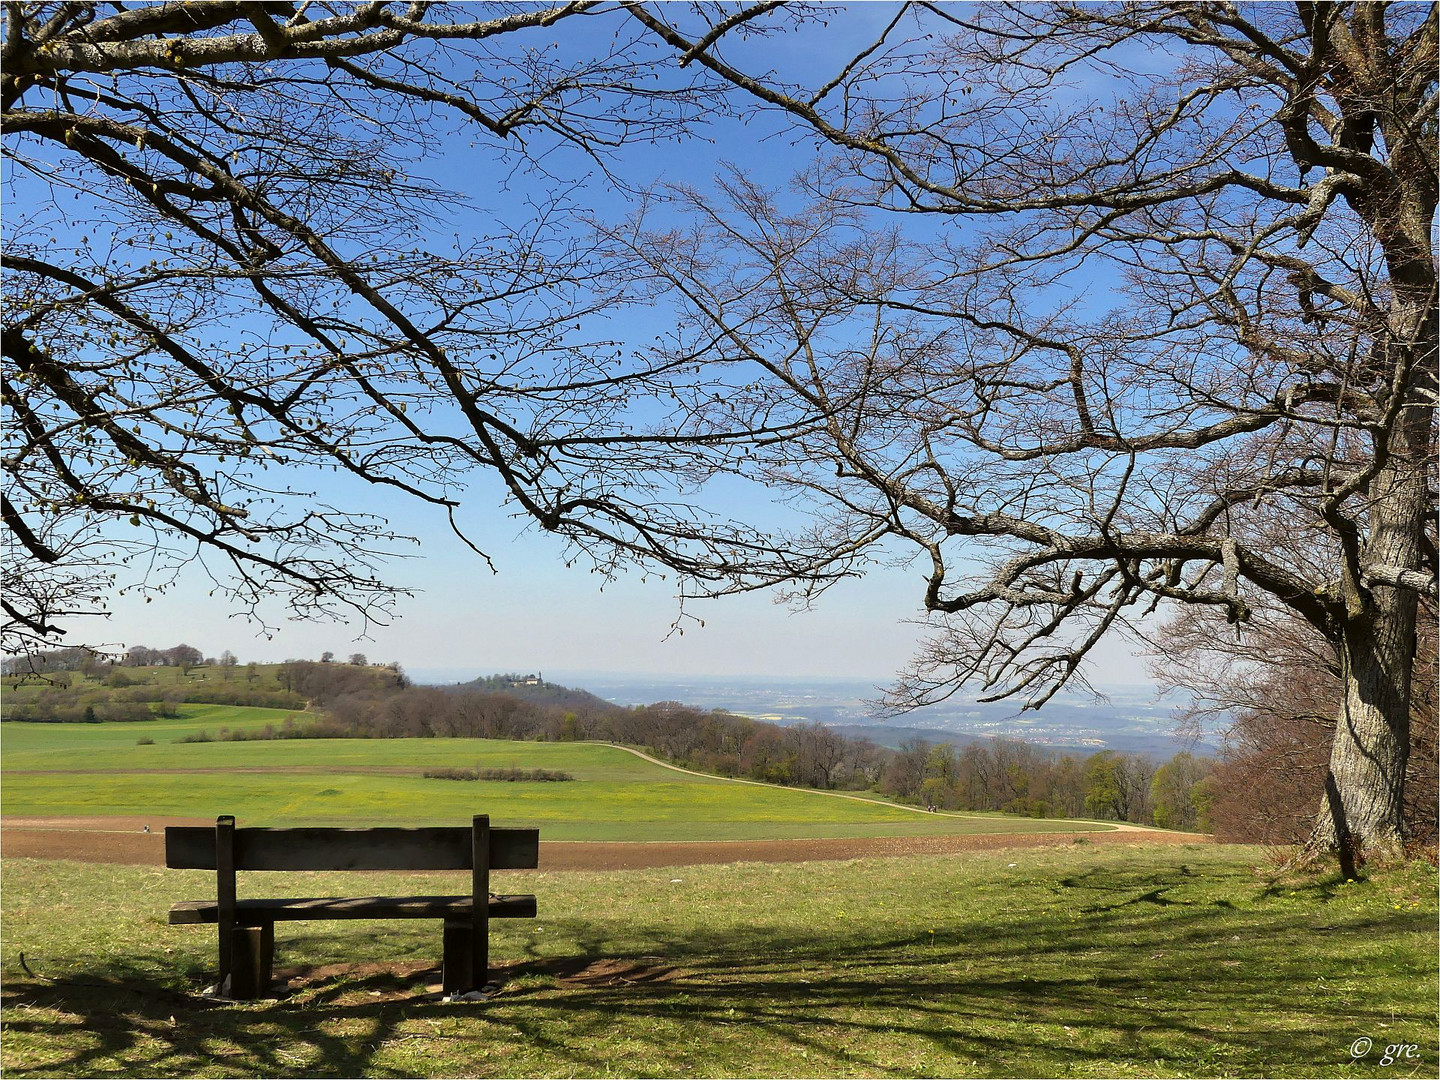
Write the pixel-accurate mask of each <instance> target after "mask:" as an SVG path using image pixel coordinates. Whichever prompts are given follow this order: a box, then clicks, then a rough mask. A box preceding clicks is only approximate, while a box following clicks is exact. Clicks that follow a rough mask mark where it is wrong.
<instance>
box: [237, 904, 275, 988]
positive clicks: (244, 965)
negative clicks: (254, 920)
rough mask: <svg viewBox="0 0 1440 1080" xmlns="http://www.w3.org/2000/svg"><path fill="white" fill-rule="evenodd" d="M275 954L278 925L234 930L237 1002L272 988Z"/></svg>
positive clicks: (238, 927)
mask: <svg viewBox="0 0 1440 1080" xmlns="http://www.w3.org/2000/svg"><path fill="white" fill-rule="evenodd" d="M274 955H275V924H274V923H262V924H261V925H260V926H237V927H235V929H234V930H232V931H231V932H230V964H231V967H230V993H229V995H228V996H229V997H231V998H233V999H234V1000H236V1001H248V1000H250V999H251V998H257V997H261V996H263V995H264V993H265V991H267V990H268V989H270V969H271V964H272V962H273V957H274Z"/></svg>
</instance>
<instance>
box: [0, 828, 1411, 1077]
mask: <svg viewBox="0 0 1440 1080" xmlns="http://www.w3.org/2000/svg"><path fill="white" fill-rule="evenodd" d="M1257 863H1260V864H1262V865H1263V853H1262V852H1260V851H1258V850H1257V849H1246V848H1227V847H1216V846H1213V845H1193V846H1188V847H1164V848H1161V847H1148V848H1145V847H1142V848H1124V849H1121V848H1112V847H1103V846H1099V845H1093V844H1089V843H1086V842H1085V841H1084V840H1083V839H1077V842H1076V843H1075V844H1072V845H1070V846H1067V847H1063V848H1058V849H1044V850H1028V851H1024V852H1020V851H1013V852H1008V853H1006V852H1000V853H984V854H970V855H966V856H964V857H959V858H957V857H943V856H928V857H926V856H909V857H904V858H893V859H868V860H862V861H857V862H847V863H807V864H791V865H762V864H732V865H729V866H710V867H693V866H692V867H683V868H669V869H662V870H650V871H627V872H614V873H605V874H594V873H588V874H587V873H539V872H516V873H515V874H513V875H507V876H506V877H505V878H504V887H505V888H507V889H512V888H514V889H520V888H523V889H526V890H531V889H533V891H534V892H535V893H536V894H537V895H538V897H539V904H540V916H541V917H540V918H539V919H537V920H533V921H531V920H521V921H513V922H503V923H498V924H496V927H495V934H494V937H495V945H494V957H495V962H496V963H497V965H500V966H502V968H503V972H504V975H505V978H506V981H505V984H504V987H503V990H502V992H501V993H500V995H499V996H498V997H497V998H495V999H494V1000H492V1001H490V1002H487V1003H484V1004H480V1005H474V1004H471V1005H444V1004H441V1003H438V1002H430V1003H427V1002H426V1001H424V1000H422V994H423V991H424V989H425V986H426V984H427V983H428V982H430V981H432V980H434V979H436V978H438V972H437V971H436V970H434V965H435V964H436V963H437V958H438V950H439V945H440V934H439V928H438V927H437V926H434V925H431V924H429V923H415V924H402V923H301V924H290V925H285V926H282V927H281V928H279V930H278V932H277V939H278V940H277V960H276V963H277V969H278V970H279V971H280V972H281V973H282V974H283V975H285V976H286V977H289V978H291V979H292V980H293V982H292V989H293V992H292V994H291V995H290V996H288V997H285V998H282V999H280V1000H274V1001H263V1002H255V1003H249V1004H244V1005H213V1004H208V1003H206V1002H204V1001H202V1000H201V999H199V998H198V997H197V996H196V991H197V990H198V989H199V988H200V987H201V986H203V985H204V983H205V982H206V980H207V978H208V977H209V976H210V973H211V972H212V971H213V965H214V957H213V950H214V933H213V930H210V929H207V928H203V927H169V926H166V925H165V911H166V908H167V907H168V905H169V904H170V903H171V902H173V901H175V900H181V899H194V898H196V897H199V896H205V895H208V894H211V893H213V889H214V878H213V875H209V874H205V873H199V872H181V871H166V870H163V869H158V868H148V867H112V866H96V865H89V864H78V863H60V862H39V861H31V860H23V859H12V860H7V862H6V866H5V889H4V895H3V900H0V904H3V907H0V913H3V967H0V974H3V977H4V993H5V1004H6V1023H5V1027H4V1035H3V1046H0V1049H3V1067H4V1070H5V1074H6V1075H7V1076H17V1077H18V1076H84V1075H130V1076H254V1075H262V1076H412V1075H429V1076H460V1075H470V1076H577V1075H578V1076H697V1077H700V1076H826V1077H829V1076H837V1077H838V1076H942V1077H944V1076H952V1077H959V1076H1241V1077H1244V1076H1342V1077H1343V1076H1434V1075H1435V1074H1436V1045H1435V1031H1436V1020H1437V1017H1436V993H1437V985H1436V947H1437V940H1436V937H1437V935H1436V918H1437V912H1436V877H1435V872H1434V870H1433V869H1432V868H1431V867H1429V866H1428V865H1425V864H1415V865H1412V866H1409V867H1405V868H1401V869H1398V870H1393V871H1389V872H1386V873H1384V874H1379V875H1377V876H1376V877H1374V878H1373V879H1371V880H1368V881H1361V882H1356V883H1353V884H1347V883H1345V882H1343V881H1340V880H1338V879H1336V878H1334V877H1333V876H1331V877H1319V878H1315V877H1288V878H1286V877H1279V876H1276V875H1275V874H1274V873H1272V872H1269V871H1263V870H1262V871H1261V872H1257V870H1256V864H1257ZM297 878H298V880H296V881H294V882H292V883H291V884H292V885H293V887H294V888H295V889H296V890H298V891H300V892H308V893H311V894H318V893H319V892H329V891H336V892H339V893H341V894H355V893H357V892H359V893H366V892H419V893H424V892H433V891H445V890H449V891H453V890H454V888H455V887H456V885H457V880H456V878H455V876H453V875H450V876H446V875H361V874H345V875H297ZM268 884H269V882H268V880H267V885H268ZM20 952H24V953H25V956H26V959H27V963H28V964H29V965H30V967H31V969H32V971H33V972H34V973H35V975H36V976H37V977H32V976H31V975H28V974H27V973H26V972H24V971H23V970H21V969H20V967H19V966H18V963H17V956H18V954H19V953H20ZM336 964H347V965H351V966H350V967H349V968H348V969H347V970H345V971H337V969H336V968H334V967H333V966H332V967H325V965H336ZM426 968H429V970H425V969H426ZM52 979H53V980H54V981H50V980H52ZM1362 1037H1364V1038H1369V1039H1371V1040H1373V1044H1374V1049H1373V1050H1372V1051H1371V1053H1370V1054H1369V1055H1368V1056H1367V1057H1365V1058H1364V1059H1362V1060H1360V1061H1354V1060H1352V1057H1351V1052H1350V1048H1351V1046H1352V1044H1353V1043H1354V1041H1355V1040H1356V1039H1359V1038H1362ZM1395 1044H1413V1045H1414V1046H1415V1047H1417V1049H1416V1050H1415V1051H1414V1053H1415V1055H1416V1056H1415V1057H1414V1058H1412V1059H1409V1060H1404V1059H1402V1060H1399V1061H1395V1062H1392V1063H1391V1064H1390V1065H1389V1066H1382V1065H1381V1063H1380V1060H1381V1054H1382V1052H1383V1050H1384V1048H1385V1047H1386V1046H1388V1045H1395Z"/></svg>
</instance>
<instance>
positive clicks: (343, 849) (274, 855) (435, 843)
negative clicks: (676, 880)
mask: <svg viewBox="0 0 1440 1080" xmlns="http://www.w3.org/2000/svg"><path fill="white" fill-rule="evenodd" d="M233 833H234V838H235V839H234V848H233V850H234V869H235V870H473V869H475V861H474V858H473V855H472V842H473V839H474V830H473V829H472V828H467V827H464V826H460V827H442V828H421V829H394V828H378V829H256V828H244V829H234V830H233ZM489 833H490V844H489V848H490V860H489V867H488V869H491V870H530V869H534V868H535V867H536V866H538V865H539V860H540V830H538V829H490V830H489ZM215 841H216V836H215V826H214V825H202V826H192V825H180V826H177V825H172V826H170V827H169V828H167V829H166V830H165V865H166V866H168V867H170V868H171V869H174V870H217V869H220V867H219V866H218V865H217V862H218V860H217V857H216V843H215Z"/></svg>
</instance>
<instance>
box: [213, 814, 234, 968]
mask: <svg viewBox="0 0 1440 1080" xmlns="http://www.w3.org/2000/svg"><path fill="white" fill-rule="evenodd" d="M215 899H216V908H217V915H218V918H217V919H216V922H217V923H219V926H218V931H219V934H218V945H219V952H220V972H219V975H218V976H217V978H216V983H215V985H216V987H217V988H218V989H219V992H220V993H221V994H224V993H225V991H226V986H225V980H226V979H227V978H229V977H230V973H231V971H232V970H233V967H234V963H233V961H234V955H233V942H232V932H233V931H234V929H235V818H234V817H233V816H231V815H229V814H223V815H221V816H220V817H218V818H216V819H215ZM232 989H233V988H232Z"/></svg>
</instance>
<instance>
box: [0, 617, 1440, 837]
mask: <svg viewBox="0 0 1440 1080" xmlns="http://www.w3.org/2000/svg"><path fill="white" fill-rule="evenodd" d="M187 649H188V646H181V647H178V648H175V649H164V650H157V649H144V650H143V651H141V652H138V653H137V650H135V649H132V650H130V652H129V653H127V654H126V658H125V660H124V661H122V662H119V663H113V664H112V663H108V662H105V661H100V660H97V659H96V658H95V657H94V656H92V655H89V654H84V653H83V652H82V651H81V650H57V651H55V652H53V653H47V654H42V656H40V657H35V658H27V659H28V660H32V661H33V660H39V663H38V664H34V663H31V664H28V665H27V668H26V672H27V673H26V674H25V675H23V676H21V675H19V674H18V673H16V672H13V671H9V670H7V672H6V674H7V676H8V678H7V680H6V681H7V685H9V686H16V685H17V684H22V683H23V684H24V685H25V687H26V691H27V692H26V693H25V694H23V695H15V694H12V695H9V698H8V700H7V701H6V703H5V707H4V718H5V719H6V720H29V721H39V722H52V723H54V722H62V723H63V722H85V721H94V722H98V721H102V720H143V719H149V718H152V717H155V716H174V715H177V713H178V706H179V705H181V704H186V703H207V704H223V705H256V706H265V707H269V708H277V709H292V710H295V711H297V712H303V713H304V716H302V717H301V718H299V719H291V720H289V721H287V722H285V723H283V724H281V725H278V726H274V725H271V726H267V727H265V728H261V729H259V730H234V731H230V730H225V729H220V730H219V731H217V732H215V733H211V732H205V733H203V734H202V735H199V736H194V735H192V736H190V739H191V740H192V741H207V740H227V739H232V740H241V739H245V740H249V739H291V738H486V739H516V740H542V741H551V742H566V741H600V742H612V743H619V744H623V745H626V746H633V747H636V748H639V749H642V750H644V751H645V752H648V753H650V754H652V755H654V756H655V757H658V758H660V759H662V760H664V761H668V762H671V763H673V764H675V765H678V766H680V767H682V768H688V769H694V770H697V771H700V772H707V773H711V774H714V775H717V776H727V777H739V778H745V779H752V780H759V781H763V782H767V783H774V784H782V785H788V786H799V787H813V788H821V789H830V790H852V791H860V790H873V791H877V792H880V793H884V794H887V795H890V796H893V797H895V798H896V799H898V800H900V801H903V802H907V803H911V804H916V805H921V806H929V807H934V808H936V809H939V810H988V811H1001V812H1005V813H1011V814H1020V815H1025V816H1029V817H1037V818H1049V817H1067V818H1074V817H1079V818H1099V819H1102V820H1116V821H1128V822H1133V823H1136V824H1147V825H1158V826H1161V827H1164V828H1172V829H1184V830H1198V831H1202V832H1214V833H1216V834H1217V836H1219V837H1220V838H1222V839H1227V840H1245V841H1257V842H1268V843H1285V842H1290V841H1292V840H1294V839H1297V838H1298V836H1299V833H1298V832H1297V830H1299V831H1301V832H1303V829H1304V828H1305V827H1306V826H1307V823H1308V821H1309V819H1310V817H1311V816H1312V815H1313V807H1311V806H1310V805H1309V800H1308V794H1307V789H1305V788H1304V787H1303V785H1300V784H1296V785H1294V791H1293V792H1287V791H1286V789H1285V788H1284V787H1283V786H1280V785H1276V784H1274V783H1273V782H1271V783H1270V784H1269V785H1268V787H1267V789H1266V795H1265V799H1264V801H1263V803H1257V799H1256V795H1255V786H1256V782H1257V773H1261V775H1262V776H1264V775H1265V774H1268V772H1269V771H1268V770H1264V771H1263V772H1262V771H1261V766H1262V765H1263V762H1258V761H1257V760H1256V759H1255V755H1254V754H1253V753H1252V754H1248V755H1247V754H1246V753H1244V752H1233V751H1232V752H1230V753H1227V755H1226V756H1225V757H1224V758H1222V760H1221V761H1219V762H1214V761H1210V760H1206V759H1204V758H1200V757H1196V756H1193V755H1191V754H1189V753H1180V754H1177V755H1175V756H1174V757H1172V758H1170V759H1169V760H1168V761H1165V762H1158V761H1156V760H1154V759H1153V758H1151V757H1149V756H1148V755H1144V754H1126V753H1119V752H1116V751H1102V752H1099V753H1095V754H1090V755H1083V754H1063V755H1057V754H1055V753H1053V752H1051V751H1048V750H1046V749H1044V748H1042V747H1037V746H1034V745H1032V744H1029V743H1025V742H1021V741H1017V740H1011V739H987V740H984V741H983V742H976V743H974V744H971V745H967V746H965V747H963V748H957V747H955V746H952V745H950V744H948V743H935V744H932V743H929V742H926V741H925V740H923V739H920V738H913V739H908V740H906V741H904V742H902V743H901V745H900V747H899V748H898V749H896V750H890V749H886V748H884V747H881V746H878V745H877V744H875V743H874V742H872V741H871V740H870V739H867V738H864V737H863V736H855V735H844V734H841V733H839V732H836V731H833V730H831V729H830V728H828V727H825V726H824V725H821V724H796V725H791V726H780V725H777V724H772V723H769V722H766V721H762V720H755V719H751V718H749V717H745V716H739V715H736V714H733V713H728V712H724V711H718V710H708V711H707V710H703V709H697V708H693V707H691V706H687V705H684V704H682V703H680V702H675V701H665V702H658V703H655V704H652V705H644V706H635V707H631V708H622V707H620V706H617V705H614V704H612V703H610V702H607V701H604V700H603V699H601V698H598V697H596V696H595V695H593V694H590V693H588V692H586V691H584V690H576V689H571V688H567V687H563V686H558V685H556V684H553V683H546V682H545V681H544V680H543V679H542V678H541V677H540V676H539V675H538V674H535V675H518V674H507V675H493V676H489V677H487V678H482V679H477V680H476V681H474V682H472V683H465V684H461V685H457V686H450V687H431V686H414V685H411V683H410V682H409V680H408V679H407V678H406V677H405V675H404V672H403V671H401V669H400V668H399V666H398V665H394V664H390V665H380V664H370V663H368V662H367V661H366V660H365V658H364V657H363V656H361V655H359V654H352V656H351V657H350V660H349V662H335V661H334V659H333V657H332V656H331V654H326V657H327V659H324V660H322V661H319V662H316V661H309V660H292V661H287V662H285V663H282V664H264V665H257V664H240V663H239V662H238V661H236V660H235V659H234V657H233V654H230V653H228V652H227V653H225V654H222V658H214V659H210V660H203V659H201V658H200V657H199V654H198V651H196V650H190V651H182V650H187ZM76 654H80V655H76ZM136 656H138V657H142V658H145V659H150V660H151V661H152V663H151V664H149V665H139V664H135V663H133V662H132V658H133V657H136ZM1267 778H1268V777H1267ZM1287 796H1288V797H1287ZM1414 827H1415V828H1416V831H1417V832H1418V833H1419V834H1422V835H1423V834H1425V830H1426V829H1428V830H1429V833H1428V835H1431V836H1433V835H1434V811H1433V809H1431V810H1430V812H1429V816H1428V818H1427V816H1426V812H1425V808H1424V806H1423V805H1421V806H1417V807H1416V810H1415V822H1414ZM1292 833H1293V834H1295V835H1292Z"/></svg>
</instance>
